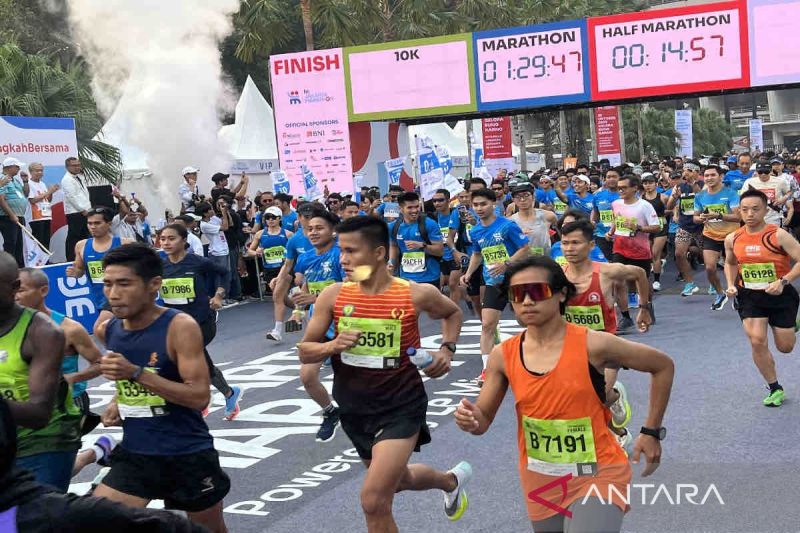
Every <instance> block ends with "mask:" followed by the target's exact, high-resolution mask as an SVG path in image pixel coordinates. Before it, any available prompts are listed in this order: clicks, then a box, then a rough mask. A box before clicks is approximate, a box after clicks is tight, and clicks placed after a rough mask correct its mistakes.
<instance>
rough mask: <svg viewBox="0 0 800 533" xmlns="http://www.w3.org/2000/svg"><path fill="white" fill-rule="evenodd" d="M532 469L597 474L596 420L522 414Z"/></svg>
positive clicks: (550, 473) (551, 473) (554, 473)
mask: <svg viewBox="0 0 800 533" xmlns="http://www.w3.org/2000/svg"><path fill="white" fill-rule="evenodd" d="M522 430H523V432H524V434H525V451H526V452H527V455H528V470H531V471H532V472H538V473H540V474H544V475H547V476H564V475H567V474H572V475H573V476H593V475H595V474H596V473H597V453H596V451H595V447H594V432H593V431H592V421H591V419H590V418H589V417H588V416H587V417H584V418H576V419H573V420H540V419H537V418H529V417H527V416H524V415H523V417H522Z"/></svg>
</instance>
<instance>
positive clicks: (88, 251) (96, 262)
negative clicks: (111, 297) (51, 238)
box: [83, 237, 122, 312]
mask: <svg viewBox="0 0 800 533" xmlns="http://www.w3.org/2000/svg"><path fill="white" fill-rule="evenodd" d="M121 244H122V239H120V238H119V237H113V238H112V239H111V246H110V247H109V248H108V250H106V251H105V252H98V251H97V250H95V249H94V239H86V245H85V246H84V247H83V264H84V265H86V274H87V275H88V276H89V281H91V284H90V285H89V291H90V294H91V295H92V300H93V301H94V304H95V306H96V308H97V311H98V312H99V311H100V308H101V307H103V305H105V303H106V297H105V295H104V294H103V258H104V257H105V256H106V254H107V253H108V252H110V251H111V250H113V249H114V248H117V247H118V246H120V245H121Z"/></svg>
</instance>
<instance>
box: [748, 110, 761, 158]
mask: <svg viewBox="0 0 800 533" xmlns="http://www.w3.org/2000/svg"><path fill="white" fill-rule="evenodd" d="M762 126H763V124H762V123H761V119H760V118H751V119H750V151H753V152H755V151H759V152H761V151H763V150H764V130H763V127H762Z"/></svg>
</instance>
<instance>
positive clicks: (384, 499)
mask: <svg viewBox="0 0 800 533" xmlns="http://www.w3.org/2000/svg"><path fill="white" fill-rule="evenodd" d="M392 499H393V494H392V493H387V492H386V491H383V490H380V489H377V488H369V487H364V488H363V489H361V509H362V510H363V511H364V514H365V515H367V516H370V515H372V516H383V515H387V514H391V513H392Z"/></svg>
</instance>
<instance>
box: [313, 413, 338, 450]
mask: <svg viewBox="0 0 800 533" xmlns="http://www.w3.org/2000/svg"><path fill="white" fill-rule="evenodd" d="M338 426H339V409H338V408H334V409H333V412H331V413H323V414H322V424H320V426H319V431H317V439H316V440H317V442H330V441H332V440H333V438H334V437H335V436H336V428H337V427H338Z"/></svg>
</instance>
